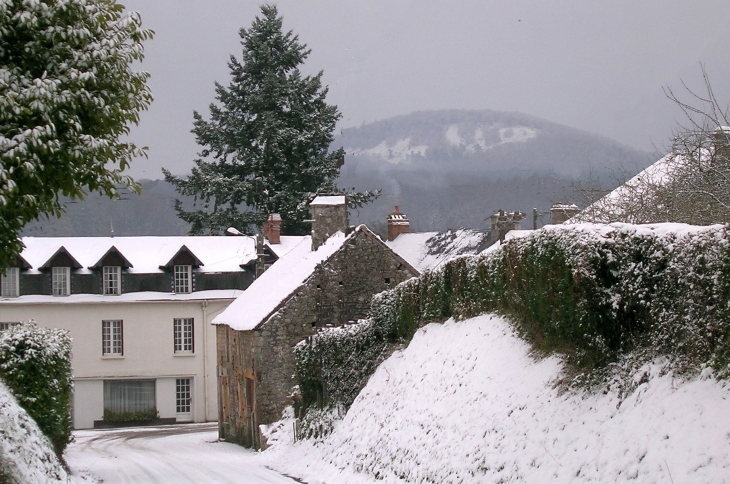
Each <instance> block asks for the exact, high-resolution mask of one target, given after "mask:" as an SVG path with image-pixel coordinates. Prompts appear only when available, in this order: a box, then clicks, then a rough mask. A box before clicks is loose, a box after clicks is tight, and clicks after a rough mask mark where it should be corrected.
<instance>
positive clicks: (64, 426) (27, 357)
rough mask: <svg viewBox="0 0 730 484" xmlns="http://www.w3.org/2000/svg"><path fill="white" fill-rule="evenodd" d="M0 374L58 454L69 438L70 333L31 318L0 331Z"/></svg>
mask: <svg viewBox="0 0 730 484" xmlns="http://www.w3.org/2000/svg"><path fill="white" fill-rule="evenodd" d="M0 378H2V379H3V380H4V381H5V383H6V384H7V386H8V387H9V388H10V389H11V390H12V391H13V394H14V396H15V398H17V400H18V402H19V403H20V405H21V406H22V407H23V408H24V409H25V410H26V411H27V412H28V413H29V414H30V416H31V417H32V418H33V419H34V420H35V422H36V423H37V425H38V427H39V428H40V429H41V430H42V431H43V433H44V434H45V435H46V436H47V437H48V438H49V439H50V440H51V443H52V444H53V446H54V448H55V450H56V452H57V453H58V454H59V455H60V454H61V453H62V452H63V450H64V449H65V448H66V445H67V444H68V443H69V442H70V441H71V392H72V391H73V381H72V379H73V376H72V373H71V336H70V334H69V332H68V331H66V330H61V329H51V328H39V327H38V326H37V325H36V324H35V323H34V322H32V321H31V322H28V323H23V324H19V325H16V326H12V327H11V328H10V329H7V330H4V331H2V332H0Z"/></svg>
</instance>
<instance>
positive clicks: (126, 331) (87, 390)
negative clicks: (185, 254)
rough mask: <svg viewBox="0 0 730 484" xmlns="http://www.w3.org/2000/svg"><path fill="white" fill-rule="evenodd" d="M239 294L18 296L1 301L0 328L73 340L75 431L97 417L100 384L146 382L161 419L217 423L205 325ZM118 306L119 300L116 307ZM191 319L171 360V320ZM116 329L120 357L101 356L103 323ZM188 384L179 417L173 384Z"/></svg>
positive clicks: (211, 342)
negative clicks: (9, 325)
mask: <svg viewBox="0 0 730 484" xmlns="http://www.w3.org/2000/svg"><path fill="white" fill-rule="evenodd" d="M241 293H242V291H237V290H218V291H201V292H199V293H192V294H186V295H170V294H158V296H159V297H155V295H154V294H150V293H138V294H137V295H138V296H142V297H140V298H134V297H133V296H134V295H133V294H126V295H122V296H101V295H93V296H91V295H78V296H74V295H72V296H67V297H62V298H59V297H53V296H21V297H18V298H14V299H4V300H2V301H0V321H3V322H14V321H28V320H30V319H33V320H35V322H36V323H37V324H38V325H39V326H46V327H50V328H61V329H67V330H69V331H70V333H71V338H72V340H73V359H72V368H73V372H74V398H73V424H74V428H77V429H83V428H92V427H93V426H94V421H100V420H101V419H102V416H103V413H104V382H105V381H107V382H109V381H119V380H153V381H154V387H155V397H154V398H155V405H156V408H157V410H158V412H159V416H160V418H175V419H177V421H178V422H180V421H194V422H205V421H215V420H217V418H218V404H217V393H216V392H217V389H216V372H215V365H216V363H215V356H216V349H215V328H214V327H213V326H212V325H211V324H209V323H210V321H211V320H212V319H213V318H214V317H215V316H217V315H218V314H219V313H220V312H221V311H223V310H224V309H225V308H226V307H228V305H229V304H230V303H231V302H232V301H233V299H235V297H236V296H238V295H240V294H241ZM120 298H121V299H120ZM176 318H178V319H181V318H192V319H193V349H192V351H178V352H177V353H176V352H175V340H174V320H175V319H176ZM112 320H113V321H122V345H123V349H122V354H121V355H103V354H102V321H112ZM187 379H189V380H190V398H191V400H190V412H189V413H178V412H177V410H178V404H179V403H180V401H178V400H179V399H178V397H179V395H177V390H178V388H177V383H178V380H180V381H181V382H182V383H185V380H187Z"/></svg>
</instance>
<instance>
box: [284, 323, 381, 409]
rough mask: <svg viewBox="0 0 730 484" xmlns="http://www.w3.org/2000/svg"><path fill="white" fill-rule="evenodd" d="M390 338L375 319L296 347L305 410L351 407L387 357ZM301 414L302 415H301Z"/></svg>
mask: <svg viewBox="0 0 730 484" xmlns="http://www.w3.org/2000/svg"><path fill="white" fill-rule="evenodd" d="M388 343H389V339H388V337H387V334H386V332H385V331H383V328H382V327H381V326H378V325H376V324H374V322H373V320H371V319H366V320H361V321H359V322H358V323H357V324H352V325H348V326H343V327H339V328H326V329H323V330H321V331H320V332H319V333H317V334H316V335H314V336H313V337H312V338H311V339H309V340H307V341H302V342H301V343H299V344H298V345H297V347H296V348H295V352H296V355H297V358H296V375H297V380H298V382H299V388H300V390H301V393H302V403H303V408H304V409H305V410H306V409H307V408H309V407H310V406H312V405H314V404H317V405H318V406H320V407H321V406H323V405H324V406H326V404H329V403H333V402H337V403H341V404H344V405H346V406H349V405H350V404H351V403H352V401H353V400H354V399H355V397H356V396H357V394H358V393H359V392H360V390H361V389H362V388H363V387H364V386H365V383H367V379H368V378H369V377H370V375H372V374H373V372H374V371H375V368H377V366H378V364H379V363H380V362H381V361H382V360H383V357H384V356H385V355H386V354H387V347H388ZM300 415H301V414H300Z"/></svg>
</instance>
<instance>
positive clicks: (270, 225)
mask: <svg viewBox="0 0 730 484" xmlns="http://www.w3.org/2000/svg"><path fill="white" fill-rule="evenodd" d="M264 237H266V239H267V240H268V241H269V244H280V243H281V215H279V214H278V213H272V214H270V215H269V216H268V217H267V219H266V222H264Z"/></svg>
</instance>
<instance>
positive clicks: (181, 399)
mask: <svg viewBox="0 0 730 484" xmlns="http://www.w3.org/2000/svg"><path fill="white" fill-rule="evenodd" d="M190 380H191V379H190V378H176V379H175V406H176V410H175V411H176V412H177V413H190V400H191V398H190Z"/></svg>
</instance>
